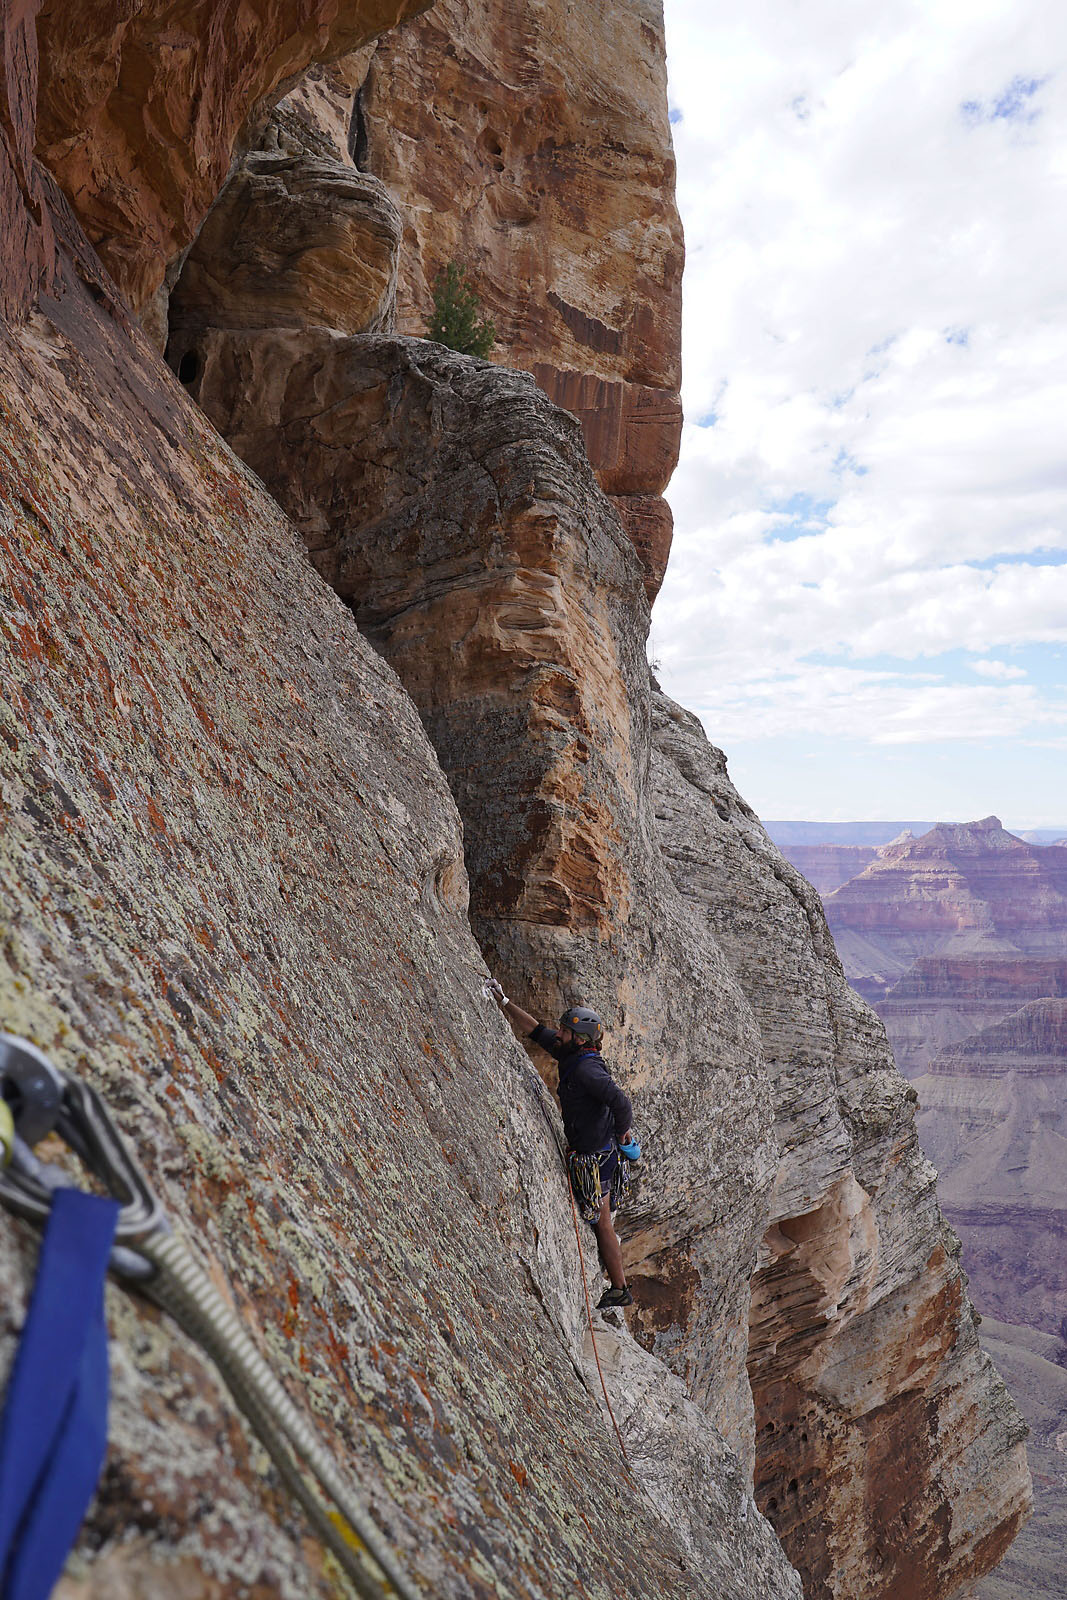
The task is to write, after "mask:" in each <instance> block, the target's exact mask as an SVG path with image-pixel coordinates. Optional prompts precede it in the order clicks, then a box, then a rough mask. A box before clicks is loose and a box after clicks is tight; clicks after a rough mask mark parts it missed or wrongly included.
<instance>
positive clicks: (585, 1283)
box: [567, 1173, 630, 1466]
mask: <svg viewBox="0 0 1067 1600" xmlns="http://www.w3.org/2000/svg"><path fill="white" fill-rule="evenodd" d="M567 1193H568V1194H569V1195H570V1197H571V1216H572V1217H573V1219H574V1237H575V1239H576V1240H577V1243H578V1260H579V1261H580V1262H581V1266H582V1288H583V1289H584V1290H585V1314H586V1317H587V1319H588V1321H589V1338H590V1341H591V1343H592V1346H593V1359H594V1361H595V1362H596V1370H597V1372H598V1373H599V1374H600V1387H601V1388H602V1389H603V1391H604V1404H605V1405H606V1406H607V1408H608V1416H609V1417H610V1418H611V1426H612V1427H613V1428H614V1429H615V1437H616V1439H618V1441H619V1449H620V1450H621V1451H622V1459H623V1460H624V1461H625V1462H626V1464H627V1466H629V1464H630V1458H629V1456H628V1455H627V1454H626V1446H625V1445H624V1444H623V1442H622V1434H621V1433H620V1432H619V1424H618V1423H617V1422H616V1421H615V1413H614V1411H612V1409H611V1401H610V1400H609V1399H608V1386H607V1384H606V1383H605V1382H604V1369H603V1367H602V1366H601V1365H600V1352H599V1350H598V1349H597V1347H596V1334H595V1333H594V1332H593V1304H592V1300H591V1299H590V1295H589V1279H588V1278H587V1277H586V1275H585V1251H584V1250H583V1249H582V1239H581V1234H580V1233H579V1232H578V1211H577V1208H576V1207H575V1204H574V1186H573V1184H572V1183H571V1180H570V1173H568V1174H567Z"/></svg>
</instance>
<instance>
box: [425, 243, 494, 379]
mask: <svg viewBox="0 0 1067 1600" xmlns="http://www.w3.org/2000/svg"><path fill="white" fill-rule="evenodd" d="M481 309H482V303H481V301H480V300H479V299H478V296H477V295H476V294H475V292H474V290H473V289H472V288H470V287H469V284H468V281H467V274H466V271H465V270H464V268H463V267H457V265H456V263H455V262H454V261H450V262H449V263H448V266H447V267H446V268H445V269H444V271H443V272H439V273H438V274H437V277H436V278H435V279H434V285H433V315H432V316H431V318H430V320H429V322H428V323H427V324H426V337H427V338H428V339H434V340H436V342H437V343H438V344H445V345H447V346H448V348H449V349H450V350H458V351H459V353H460V355H464V356H478V357H480V359H481V360H482V361H484V360H485V359H486V357H487V356H488V355H489V352H490V350H491V349H492V348H493V345H494V344H495V343H496V328H495V326H494V325H493V323H492V322H490V321H489V319H488V317H479V315H478V313H479V312H480V311H481Z"/></svg>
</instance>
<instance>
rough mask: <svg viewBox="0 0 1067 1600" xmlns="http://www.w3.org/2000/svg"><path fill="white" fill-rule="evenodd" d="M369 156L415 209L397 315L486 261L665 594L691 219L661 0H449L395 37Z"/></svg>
mask: <svg viewBox="0 0 1067 1600" xmlns="http://www.w3.org/2000/svg"><path fill="white" fill-rule="evenodd" d="M356 119H357V123H356V128H355V130H354V131H355V137H356V139H358V141H359V157H358V159H359V162H360V164H361V165H362V166H364V167H365V168H366V170H368V171H370V172H373V173H375V174H376V175H377V176H378V177H380V178H382V179H384V181H385V182H386V183H387V184H388V186H389V188H390V190H391V191H392V193H393V194H394V195H395V196H396V198H397V200H398V201H399V203H400V204H401V206H402V208H403V210H404V213H405V218H406V234H405V250H404V257H403V262H402V267H401V276H400V295H399V326H400V329H401V331H402V332H404V333H411V334H422V333H423V332H424V330H425V325H426V317H427V312H428V310H429V307H430V303H431V286H432V282H433V279H434V277H435V276H436V274H437V273H438V272H439V271H441V269H442V268H443V267H444V266H445V265H446V264H447V263H448V262H449V261H453V260H454V261H457V262H459V263H461V264H464V265H466V266H467V268H468V269H469V271H470V273H471V276H472V279H473V281H474V283H475V284H476V286H477V288H478V291H479V293H480V294H481V296H482V299H483V301H484V304H485V306H486V307H487V309H488V311H489V313H490V314H491V316H492V317H493V319H494V321H495V323H496V326H497V333H498V338H499V346H498V349H499V352H500V353H501V355H502V358H503V359H504V360H505V361H506V362H507V363H508V364H509V365H511V366H517V367H522V368H524V369H525V370H526V371H528V372H532V373H533V374H534V376H535V377H536V378H537V381H538V383H539V384H540V385H541V386H542V388H543V389H544V390H545V391H546V393H547V394H548V395H549V396H550V398H552V399H553V400H555V401H556V402H557V403H558V404H559V405H561V406H563V407H565V409H566V410H568V411H571V412H573V413H574V414H575V415H576V416H577V417H579V419H580V420H581V423H582V428H583V433H584V438H585V443H586V449H587V451H588V454H589V459H590V461H591V463H592V465H593V468H594V470H595V471H596V474H597V478H598V481H599V482H600V484H601V486H602V488H604V489H605V490H606V491H607V492H608V494H610V495H611V496H613V497H614V498H615V503H616V508H617V510H618V511H619V515H620V517H621V519H622V522H623V525H624V526H625V528H626V530H627V532H628V533H629V535H630V537H631V539H632V540H633V542H634V544H635V546H636V547H637V550H638V552H639V554H640V555H641V558H642V562H643V564H644V567H645V572H646V577H647V583H648V588H649V593H650V596H651V595H654V594H655V592H656V590H657V589H658V588H659V584H660V581H661V579H662V577H663V570H664V567H665V565H666V561H667V553H668V550H669V548H670V538H671V520H670V511H669V509H668V507H667V505H666V502H665V501H663V500H662V499H661V498H660V496H661V494H662V492H663V490H664V488H665V487H666V485H667V481H668V479H669V478H670V475H671V472H672V471H673V469H674V466H675V463H676V461H677V457H678V440H679V434H680V429H681V405H680V401H679V398H678V387H679V382H680V351H681V337H680V321H681V274H682V237H681V226H680V223H679V220H678V213H677V210H676V207H675V203H674V157H673V152H672V148H671V138H670V126H669V123H668V121H667V94H666V72H665V64H664V48H663V15H662V6H661V5H660V4H659V3H658V0H623V3H621V4H620V3H617V0H615V3H612V0H585V3H583V4H582V5H562V4H557V3H549V4H542V5H527V4H521V3H518V0H439V3H438V4H437V5H435V6H434V7H433V9H432V11H431V12H429V13H428V15H427V16H425V17H423V18H420V19H419V21H418V22H416V23H415V24H414V25H413V26H411V27H410V28H405V29H403V30H400V31H398V32H396V33H394V34H391V35H389V36H388V37H387V38H386V39H383V41H382V43H381V45H380V47H379V48H378V50H377V51H376V52H375V54H374V57H373V59H372V61H371V65H370V69H369V73H368V76H367V79H366V82H365V84H364V85H363V87H362V89H361V90H360V93H359V97H358V101H357V107H356Z"/></svg>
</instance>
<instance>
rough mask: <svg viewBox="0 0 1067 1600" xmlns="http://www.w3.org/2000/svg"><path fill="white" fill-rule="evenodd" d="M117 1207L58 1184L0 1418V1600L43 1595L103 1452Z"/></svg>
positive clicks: (37, 1599) (70, 1540)
mask: <svg viewBox="0 0 1067 1600" xmlns="http://www.w3.org/2000/svg"><path fill="white" fill-rule="evenodd" d="M118 1215H119V1205H118V1202H117V1201H115V1200H107V1199H103V1198H101V1197H100V1196H99V1195H92V1194H83V1193H82V1192H81V1190H79V1189H57V1190H56V1192H55V1195H54V1198H53V1200H52V1207H51V1211H50V1213H49V1217H48V1222H47V1223H46V1225H45V1230H44V1236H43V1238H42V1241H41V1253H40V1257H39V1259H38V1263H37V1278H36V1281H35V1283H34V1286H33V1294H32V1296H31V1298H30V1305H29V1310H28V1311H27V1313H26V1321H25V1323H24V1325H23V1329H22V1337H21V1339H20V1341H19V1347H18V1350H17V1351H16V1354H15V1362H14V1366H13V1368H12V1371H11V1379H10V1382H9V1383H8V1388H7V1397H6V1399H5V1402H4V1414H3V1418H2V1419H0V1596H2V1600H47V1597H48V1596H49V1595H50V1594H51V1592H52V1589H53V1587H54V1585H55V1584H56V1582H57V1580H58V1578H59V1575H60V1573H61V1572H62V1570H63V1564H64V1562H65V1561H66V1558H67V1553H68V1551H69V1550H70V1549H71V1547H72V1546H73V1544H74V1541H75V1539H76V1538H77V1536H78V1529H79V1528H80V1526H81V1522H82V1518H83V1517H84V1515H85V1512H86V1509H87V1508H88V1505H89V1501H90V1500H91V1499H92V1496H93V1491H94V1489H95V1488H96V1483H97V1479H98V1478H99V1476H100V1469H101V1467H102V1466H103V1464H104V1456H105V1454H106V1451H107V1396H108V1365H107V1325H106V1323H105V1321H104V1280H105V1278H106V1277H107V1266H108V1257H109V1255H110V1252H111V1244H112V1239H113V1237H114V1233H115V1225H116V1223H117V1221H118Z"/></svg>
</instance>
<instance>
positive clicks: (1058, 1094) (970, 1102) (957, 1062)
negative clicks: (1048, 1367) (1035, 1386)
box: [915, 999, 1067, 1336]
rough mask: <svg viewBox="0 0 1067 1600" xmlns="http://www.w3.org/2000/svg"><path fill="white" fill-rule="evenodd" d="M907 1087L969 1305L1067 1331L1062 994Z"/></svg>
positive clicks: (1065, 1013)
mask: <svg viewBox="0 0 1067 1600" xmlns="http://www.w3.org/2000/svg"><path fill="white" fill-rule="evenodd" d="M915 1087H916V1089H917V1090H918V1092H919V1094H920V1096H921V1103H922V1108H923V1109H922V1116H921V1118H920V1130H921V1134H922V1140H923V1144H924V1147H925V1148H926V1150H927V1151H928V1152H929V1154H930V1157H931V1159H932V1160H933V1161H934V1162H935V1163H936V1164H937V1167H938V1169H939V1171H940V1174H941V1191H942V1201H943V1204H944V1206H945V1210H946V1213H947V1215H948V1217H949V1218H950V1220H951V1222H952V1224H953V1226H954V1227H955V1228H956V1229H957V1230H958V1231H959V1234H960V1237H961V1238H962V1240H963V1242H964V1247H965V1251H966V1262H967V1272H968V1276H969V1277H970V1279H971V1283H972V1291H973V1294H974V1297H975V1300H976V1302H977V1304H978V1305H979V1306H980V1307H981V1308H982V1309H983V1310H988V1311H989V1312H990V1314H991V1315H992V1316H995V1317H998V1318H999V1319H1000V1320H1001V1321H1002V1322H1020V1323H1026V1324H1028V1325H1029V1326H1030V1327H1032V1328H1040V1329H1042V1330H1044V1331H1045V1332H1048V1333H1056V1334H1060V1333H1064V1334H1065V1336H1067V1189H1065V1186H1064V1176H1063V1175H1064V1172H1065V1171H1067V999H1057V1000H1034V1001H1031V1003H1030V1004H1029V1005H1025V1006H1023V1007H1022V1008H1021V1009H1020V1010H1019V1011H1016V1012H1014V1013H1013V1014H1012V1015H1011V1016H1009V1017H1007V1018H1005V1019H1004V1020H1003V1021H1000V1022H998V1023H996V1024H995V1025H994V1026H992V1027H989V1028H986V1029H984V1030H983V1031H981V1032H979V1033H976V1034H974V1035H972V1036H971V1037H970V1038H968V1039H965V1040H963V1041H962V1042H961V1043H959V1044H955V1045H952V1046H951V1047H949V1048H948V1049H947V1050H944V1051H942V1053H941V1054H940V1055H939V1056H938V1057H937V1058H936V1059H935V1061H934V1062H933V1064H932V1066H931V1067H930V1070H929V1072H928V1073H926V1074H925V1075H924V1076H922V1077H920V1078H917V1079H916V1082H915Z"/></svg>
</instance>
